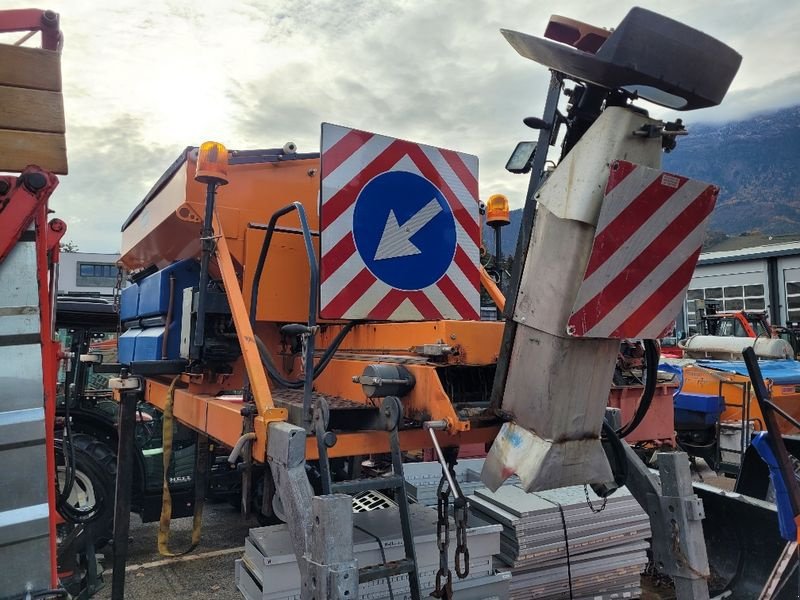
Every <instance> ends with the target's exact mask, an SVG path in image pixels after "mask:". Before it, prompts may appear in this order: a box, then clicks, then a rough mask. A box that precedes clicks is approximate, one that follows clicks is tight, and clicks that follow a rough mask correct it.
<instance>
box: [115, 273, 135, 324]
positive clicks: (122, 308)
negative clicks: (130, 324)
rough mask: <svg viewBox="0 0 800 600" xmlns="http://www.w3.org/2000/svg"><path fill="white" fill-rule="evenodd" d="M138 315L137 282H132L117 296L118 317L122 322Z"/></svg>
mask: <svg viewBox="0 0 800 600" xmlns="http://www.w3.org/2000/svg"><path fill="white" fill-rule="evenodd" d="M138 315H139V284H138V283H132V284H131V285H129V286H128V287H126V288H125V289H123V290H122V293H121V294H120V298H119V318H120V321H122V322H123V323H124V322H125V321H132V320H133V319H135V318H136V317H137V316H138Z"/></svg>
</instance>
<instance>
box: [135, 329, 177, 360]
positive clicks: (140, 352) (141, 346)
mask: <svg viewBox="0 0 800 600" xmlns="http://www.w3.org/2000/svg"><path fill="white" fill-rule="evenodd" d="M140 331H141V333H140V334H139V335H138V336H137V337H136V350H135V352H134V360H136V361H140V360H162V358H163V356H162V354H161V344H162V343H163V339H164V327H163V326H162V327H148V328H147V329H141V330H140ZM180 351H181V324H180V323H179V322H177V323H176V322H175V321H173V322H172V324H171V325H170V326H169V339H168V340H167V359H170V360H172V359H177V358H180Z"/></svg>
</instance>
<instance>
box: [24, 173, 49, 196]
mask: <svg viewBox="0 0 800 600" xmlns="http://www.w3.org/2000/svg"><path fill="white" fill-rule="evenodd" d="M22 185H24V186H25V187H26V188H27V190H28V191H29V192H31V193H33V194H35V193H36V192H38V191H41V190H42V189H43V188H44V186H46V185H47V177H45V176H44V174H43V173H38V172H33V173H25V174H24V175H23V176H22Z"/></svg>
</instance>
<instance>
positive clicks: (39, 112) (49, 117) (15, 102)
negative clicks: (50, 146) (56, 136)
mask: <svg viewBox="0 0 800 600" xmlns="http://www.w3.org/2000/svg"><path fill="white" fill-rule="evenodd" d="M0 129H19V130H22V131H42V132H46V133H64V132H65V127H64V98H63V96H62V95H61V92H48V91H46V90H29V89H26V88H18V87H9V86H0Z"/></svg>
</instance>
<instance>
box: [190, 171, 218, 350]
mask: <svg viewBox="0 0 800 600" xmlns="http://www.w3.org/2000/svg"><path fill="white" fill-rule="evenodd" d="M216 194H217V184H216V183H213V182H212V183H209V184H208V185H207V186H206V212H205V218H204V220H203V229H202V230H201V231H200V244H201V247H202V250H203V254H202V256H201V258H200V284H199V286H200V289H199V293H198V296H197V324H196V325H195V330H194V347H195V352H193V353H192V354H197V355H198V356H194V358H198V357H199V348H201V347H202V346H203V345H204V343H205V340H204V338H205V328H206V296H207V295H208V263H209V262H210V261H211V255H212V254H213V253H214V224H213V219H214V199H215V197H216Z"/></svg>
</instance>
